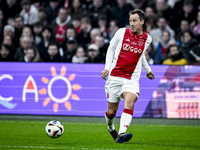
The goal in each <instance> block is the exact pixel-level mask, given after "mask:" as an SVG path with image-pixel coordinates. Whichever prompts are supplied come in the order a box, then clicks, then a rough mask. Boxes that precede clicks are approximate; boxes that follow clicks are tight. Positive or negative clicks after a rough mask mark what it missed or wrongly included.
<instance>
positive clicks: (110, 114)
mask: <svg viewBox="0 0 200 150" xmlns="http://www.w3.org/2000/svg"><path fill="white" fill-rule="evenodd" d="M116 112H117V111H115V110H112V109H109V110H108V114H109V116H110V117H111V118H114V117H115V115H116Z"/></svg>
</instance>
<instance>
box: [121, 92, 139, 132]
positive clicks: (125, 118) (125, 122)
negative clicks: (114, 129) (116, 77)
mask: <svg viewBox="0 0 200 150" xmlns="http://www.w3.org/2000/svg"><path fill="white" fill-rule="evenodd" d="M123 97H124V111H123V113H122V115H121V119H120V129H119V134H120V133H125V132H126V130H127V129H128V127H129V125H130V123H131V121H132V117H133V110H134V105H135V102H136V101H137V98H138V97H137V96H136V94H133V93H130V92H124V93H123Z"/></svg>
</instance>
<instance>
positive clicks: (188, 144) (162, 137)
mask: <svg viewBox="0 0 200 150" xmlns="http://www.w3.org/2000/svg"><path fill="white" fill-rule="evenodd" d="M47 122H48V121H20V120H19V121H16V120H13V121H12V120H0V149H1V150H27V149H35V150H50V149H56V150H59V149H66V150H122V149H123V150H200V126H194V125H153V124H133V123H132V124H131V125H130V127H129V128H128V132H131V133H132V134H133V138H132V139H131V140H130V141H129V142H127V143H123V144H119V143H115V142H114V140H113V139H112V137H111V136H110V134H109V133H108V131H107V126H106V125H105V123H81V122H62V124H63V125H64V129H65V131H64V133H63V135H62V136H61V137H59V138H57V139H52V138H49V137H48V136H47V135H46V133H45V126H46V124H47ZM115 126H116V129H118V128H119V124H115Z"/></svg>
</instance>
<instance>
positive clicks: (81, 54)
mask: <svg viewBox="0 0 200 150" xmlns="http://www.w3.org/2000/svg"><path fill="white" fill-rule="evenodd" d="M87 59H88V57H87V56H86V54H85V50H84V49H83V47H81V46H79V47H78V48H77V49H76V53H75V55H74V56H73V57H72V63H84V62H85V61H86V60H87Z"/></svg>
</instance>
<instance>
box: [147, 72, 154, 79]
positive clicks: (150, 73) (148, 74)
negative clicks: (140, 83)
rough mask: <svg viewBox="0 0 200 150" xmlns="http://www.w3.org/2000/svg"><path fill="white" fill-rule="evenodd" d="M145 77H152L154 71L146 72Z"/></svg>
mask: <svg viewBox="0 0 200 150" xmlns="http://www.w3.org/2000/svg"><path fill="white" fill-rule="evenodd" d="M146 76H147V78H149V79H154V73H153V72H152V71H151V72H149V73H147V74H146Z"/></svg>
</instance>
